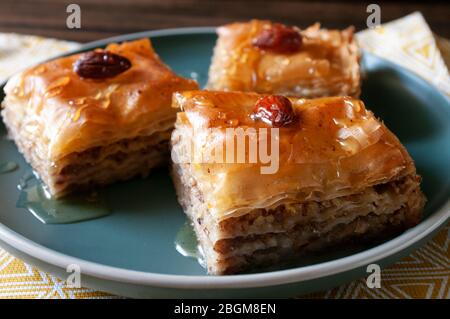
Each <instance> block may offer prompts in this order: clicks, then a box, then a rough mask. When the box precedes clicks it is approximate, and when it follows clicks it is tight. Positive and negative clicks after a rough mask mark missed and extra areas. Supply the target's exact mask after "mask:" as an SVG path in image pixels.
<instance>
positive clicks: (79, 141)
mask: <svg viewBox="0 0 450 319" xmlns="http://www.w3.org/2000/svg"><path fill="white" fill-rule="evenodd" d="M197 88H198V86H197V84H196V82H194V81H192V80H187V79H184V78H181V77H179V76H177V75H176V74H175V73H174V72H172V71H171V70H170V69H169V68H168V67H167V66H166V65H164V63H163V62H162V61H161V60H160V59H159V57H158V55H157V54H156V53H155V51H153V48H152V46H151V43H150V41H149V40H148V39H142V40H137V41H132V42H125V43H122V44H110V45H109V46H108V47H107V48H106V49H97V50H94V51H91V52H87V53H82V54H77V55H72V56H69V57H63V58H60V59H57V60H53V61H50V62H47V63H44V64H41V65H39V66H36V67H34V68H31V69H29V70H26V71H24V72H23V73H21V74H18V75H16V76H14V77H13V78H11V79H10V80H9V81H8V83H7V85H6V86H5V93H6V98H5V100H4V102H3V105H2V106H3V110H2V116H3V121H4V122H5V124H6V127H7V129H8V132H9V135H10V137H11V138H12V139H13V140H14V141H15V143H16V144H17V146H18V148H19V151H20V152H21V153H22V154H23V155H24V156H25V158H26V160H27V161H28V162H29V163H30V164H31V166H32V167H33V169H34V170H35V171H36V172H37V173H38V174H39V177H40V178H41V179H42V181H43V182H44V183H45V184H46V185H47V186H48V189H49V191H50V192H51V194H52V195H54V196H55V197H61V196H63V195H65V194H67V193H70V192H72V191H77V190H83V189H88V188H91V187H93V186H95V185H104V184H109V183H112V182H114V181H118V180H125V179H129V178H131V177H134V176H137V175H142V176H145V175H147V174H148V172H149V170H150V169H151V168H152V167H155V166H156V165H159V164H161V163H162V162H163V161H168V160H169V157H168V155H169V147H168V143H169V139H170V133H171V131H172V129H173V124H174V121H175V116H176V115H175V114H176V110H175V109H173V108H172V107H171V97H172V93H173V92H174V91H182V90H195V89H197Z"/></svg>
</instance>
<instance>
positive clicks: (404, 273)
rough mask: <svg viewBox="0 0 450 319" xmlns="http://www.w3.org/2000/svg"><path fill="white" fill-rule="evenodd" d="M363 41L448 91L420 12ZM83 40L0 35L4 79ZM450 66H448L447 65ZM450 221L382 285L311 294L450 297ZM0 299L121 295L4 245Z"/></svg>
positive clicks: (447, 52)
mask: <svg viewBox="0 0 450 319" xmlns="http://www.w3.org/2000/svg"><path fill="white" fill-rule="evenodd" d="M357 39H358V41H359V43H360V45H361V46H362V47H363V48H364V49H366V50H368V51H370V52H372V53H374V54H376V55H379V56H382V57H384V58H387V59H389V60H391V61H393V62H395V63H398V64H401V65H403V66H404V67H406V68H408V69H410V70H412V71H413V72H415V73H417V74H419V75H420V76H422V77H423V78H425V79H427V80H428V81H430V82H432V83H433V84H434V85H436V86H437V87H439V88H440V89H441V90H442V91H444V92H446V93H447V94H449V95H450V78H449V73H448V69H447V67H446V65H445V63H446V62H447V61H450V43H449V42H448V41H447V40H445V39H439V38H433V34H432V32H431V31H430V29H429V27H428V25H427V24H426V22H425V20H424V19H423V17H422V15H421V14H420V13H417V12H416V13H414V14H411V15H409V16H406V17H404V18H402V19H399V20H396V21H393V22H390V23H387V24H384V25H382V26H380V27H378V28H377V29H374V30H365V31H362V32H360V33H358V34H357ZM78 45H79V44H77V43H73V42H65V41H58V40H53V39H45V38H41V37H34V36H23V35H17V34H0V81H1V80H3V79H6V78H7V77H9V76H10V75H11V74H13V73H14V72H16V71H17V70H18V69H21V68H24V67H26V66H28V65H31V64H34V63H36V62H38V61H42V60H44V59H47V58H48V57H49V56H52V55H57V54H59V53H62V52H64V51H67V50H69V49H73V48H76V47H77V46H78ZM447 65H448V64H447ZM449 278H450V225H447V226H446V227H445V228H444V229H443V230H442V231H440V232H439V233H438V235H437V236H436V237H435V238H434V239H433V240H431V241H429V242H428V243H427V244H426V245H424V246H423V247H422V248H420V249H418V250H417V251H415V252H414V253H412V254H411V255H410V256H408V257H407V258H404V259H403V260H401V261H399V262H397V263H396V264H394V265H392V266H391V267H388V268H386V269H383V270H382V273H381V288H379V289H369V288H368V287H367V285H366V281H365V279H364V278H363V279H360V280H356V281H353V282H351V283H348V284H345V285H342V286H340V287H337V288H334V289H331V290H329V291H326V292H321V293H316V294H311V295H308V296H306V297H307V298H446V299H450V284H449ZM0 298H61V299H65V298H73V299H85V298H89V299H90V298H117V297H115V296H111V295H109V294H106V293H103V292H98V291H94V290H92V289H87V288H80V289H77V288H69V287H67V286H66V284H65V282H63V281H62V280H60V279H58V278H56V277H54V276H52V275H49V274H46V273H44V272H42V271H40V270H38V269H36V268H34V267H32V266H30V265H27V264H25V263H24V262H22V261H21V260H19V259H17V258H15V257H13V256H11V255H10V254H8V253H7V252H5V251H4V250H2V249H1V248H0Z"/></svg>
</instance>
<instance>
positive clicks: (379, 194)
mask: <svg viewBox="0 0 450 319" xmlns="http://www.w3.org/2000/svg"><path fill="white" fill-rule="evenodd" d="M173 103H174V106H175V107H176V108H181V110H182V112H180V113H178V115H177V120H176V123H175V130H174V132H173V134H172V140H171V145H172V159H173V162H174V164H173V177H174V180H175V185H176V190H177V194H178V198H179V202H180V203H181V205H182V207H183V209H184V211H185V212H186V214H187V215H188V216H189V219H190V220H191V222H192V224H193V226H194V229H195V232H196V234H197V237H198V239H199V241H200V244H201V247H202V250H203V253H204V256H205V259H206V264H207V267H208V272H209V273H210V274H217V275H222V274H232V273H238V272H242V271H246V270H249V269H252V268H254V267H258V266H268V265H277V264H278V263H280V262H282V261H285V260H290V259H294V258H297V257H298V256H301V255H303V254H305V253H307V252H313V251H320V250H323V249H324V248H326V247H330V246H335V245H338V244H341V243H344V242H348V241H352V240H372V239H379V238H386V237H387V236H389V235H391V234H393V233H395V232H398V231H402V230H405V229H407V228H409V227H412V226H414V225H416V224H417V223H418V222H419V220H420V217H421V213H422V210H423V207H424V204H425V197H424V195H423V194H422V192H421V190H420V177H419V176H418V175H417V173H416V168H415V165H414V162H413V160H412V159H411V157H410V156H409V154H408V153H407V151H406V149H405V148H404V147H403V145H402V144H401V143H400V141H399V140H398V139H397V137H396V136H395V135H394V134H393V133H392V132H391V131H389V130H388V129H387V128H386V126H385V125H384V124H383V123H382V122H381V121H379V120H378V119H377V118H376V117H375V116H374V114H373V113H372V112H370V111H369V110H367V109H366V108H365V106H364V104H363V102H362V101H360V100H358V99H355V98H351V97H327V98H318V99H310V100H308V99H302V98H286V97H284V96H280V95H259V94H256V93H243V92H214V91H190V92H189V91H188V92H182V93H176V94H175V95H174V102H173ZM230 129H233V130H236V129H241V132H245V133H248V134H247V135H246V139H245V140H244V143H242V142H243V141H242V140H241V144H240V145H241V146H242V145H244V153H243V154H244V156H245V158H246V161H234V162H233V161H227V160H226V156H227V154H225V153H226V152H229V151H230V149H232V150H234V151H235V152H236V153H233V154H238V152H239V149H238V148H239V147H238V145H239V141H238V138H239V135H238V134H230V132H233V130H230ZM273 134H276V135H277V137H276V138H275V139H272V138H271V137H272V135H273ZM262 135H265V136H262ZM252 136H253V138H254V137H255V136H257V139H256V143H257V144H256V147H254V148H253V150H252V149H251V147H250V145H251V140H252ZM261 137H262V138H261ZM254 140H255V139H253V141H254ZM268 141H270V142H268ZM264 143H269V144H271V145H269V146H267V145H263V144H264ZM274 143H277V144H278V147H274V145H273V144H274ZM227 145H232V146H231V148H226V146H227ZM254 146H255V145H254ZM262 147H265V149H266V150H272V154H270V155H271V158H272V160H276V161H278V163H277V165H274V167H275V168H276V169H275V170H273V171H270V172H267V171H266V173H262V170H261V169H262V168H263V167H264V166H266V164H267V161H264V159H263V158H262V157H261V156H260V155H261V152H260V149H261V148H262ZM224 149H225V151H226V152H224V153H222V151H223V150H224ZM255 150H257V152H258V154H259V155H258V156H256V157H254V158H253V159H255V158H256V159H257V160H256V161H253V162H252V161H251V160H249V159H250V157H251V156H252V154H251V153H252V152H254V151H255ZM276 151H278V153H276V154H274V153H273V152H276ZM208 154H209V155H208ZM218 154H219V156H217V155H218ZM198 155H202V157H201V160H198V159H199V156H198ZM234 156H235V155H233V158H234ZM236 156H237V155H236ZM212 159H214V160H212ZM221 159H222V161H221ZM241 160H242V158H241Z"/></svg>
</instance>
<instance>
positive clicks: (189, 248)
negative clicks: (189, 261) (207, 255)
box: [175, 222, 206, 268]
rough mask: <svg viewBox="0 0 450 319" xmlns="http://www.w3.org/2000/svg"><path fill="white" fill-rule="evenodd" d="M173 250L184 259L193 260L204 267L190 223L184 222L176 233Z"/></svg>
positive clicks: (199, 248)
mask: <svg viewBox="0 0 450 319" xmlns="http://www.w3.org/2000/svg"><path fill="white" fill-rule="evenodd" d="M175 248H176V249H177V251H178V252H179V253H180V254H181V255H183V256H184V257H190V258H195V259H197V261H198V263H199V264H200V265H201V266H202V267H203V268H205V267H206V264H205V259H204V255H203V251H202V249H201V247H200V245H199V243H198V240H197V236H196V235H195V231H194V227H193V226H192V224H191V223H189V222H186V223H185V224H184V225H183V226H182V227H181V228H180V230H179V231H178V233H177V236H176V238H175Z"/></svg>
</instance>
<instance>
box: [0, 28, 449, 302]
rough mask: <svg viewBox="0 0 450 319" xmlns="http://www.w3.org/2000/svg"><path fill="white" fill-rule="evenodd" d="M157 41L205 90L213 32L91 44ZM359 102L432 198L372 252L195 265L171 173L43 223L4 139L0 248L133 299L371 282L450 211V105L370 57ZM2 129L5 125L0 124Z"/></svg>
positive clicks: (285, 292)
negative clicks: (409, 224)
mask: <svg viewBox="0 0 450 319" xmlns="http://www.w3.org/2000/svg"><path fill="white" fill-rule="evenodd" d="M141 37H151V38H152V40H153V43H154V46H155V48H156V50H157V52H158V53H159V54H160V56H161V58H162V59H163V60H164V61H165V62H166V63H167V64H169V65H170V66H171V67H172V68H173V69H174V70H175V71H176V72H177V73H179V74H182V75H184V76H186V77H193V78H195V79H197V80H198V81H199V82H200V84H201V85H204V84H205V81H206V78H207V70H208V66H209V63H210V60H211V54H212V49H213V46H214V43H215V39H216V36H215V33H214V30H213V29H211V28H206V29H205V28H194V29H176V30H162V31H152V32H144V33H138V34H132V35H126V36H121V37H116V38H112V39H107V40H102V41H98V42H94V43H91V44H87V45H85V46H83V47H82V49H81V50H80V51H83V50H88V49H92V48H94V47H99V46H104V45H106V44H107V43H109V42H113V41H124V40H132V39H137V38H141ZM363 67H364V70H365V73H366V78H365V80H364V85H363V96H362V99H363V100H364V101H365V102H366V104H367V106H368V107H369V108H371V109H372V110H373V111H374V112H375V114H376V115H378V116H379V117H380V118H382V119H383V120H384V121H385V122H386V124H387V125H388V127H389V128H391V129H392V130H393V131H394V132H395V133H396V134H397V135H398V136H399V138H400V139H401V141H402V142H403V143H404V144H405V145H406V147H407V148H408V150H409V152H410V153H411V155H412V157H413V158H414V159H415V161H416V163H417V168H418V171H419V173H420V174H421V175H422V176H423V189H424V191H425V193H426V195H427V197H428V200H429V201H428V204H427V206H426V212H425V216H424V218H423V221H422V222H421V223H420V224H419V225H418V226H416V227H414V228H412V229H410V230H408V231H407V232H405V233H403V234H401V235H399V236H398V237H396V238H393V239H391V240H389V241H386V242H384V243H382V244H379V245H377V246H374V247H364V248H359V249H352V250H347V251H334V252H333V253H330V254H325V255H322V256H317V257H315V258H310V259H308V260H304V261H303V262H302V264H298V265H295V266H291V267H289V268H285V269H280V270H276V271H266V272H260V273H253V274H243V275H234V276H222V277H215V276H207V275H206V273H205V270H204V269H203V268H202V267H201V266H200V265H199V264H198V263H197V261H196V260H194V259H190V258H186V257H183V256H181V255H180V254H179V253H178V252H177V251H176V249H175V246H174V240H175V237H176V234H177V232H178V230H179V229H180V227H182V225H183V224H184V222H185V217H184V215H183V212H182V210H181V209H180V207H179V206H178V204H177V202H176V199H175V193H174V190H173V187H172V182H171V180H170V178H169V176H168V175H167V172H165V171H164V170H162V171H157V172H154V173H153V174H152V175H151V176H150V178H149V179H147V180H134V181H130V182H126V183H120V184H116V185H113V186H111V187H109V188H107V189H106V191H105V192H106V201H107V202H108V205H109V207H111V208H112V214H111V215H109V216H107V217H104V218H100V219H96V220H90V221H84V222H80V223H75V224H60V225H45V224H42V223H41V222H39V221H38V220H37V219H36V218H35V217H34V216H32V215H31V214H30V213H29V212H28V211H26V210H25V209H23V208H17V207H16V203H17V200H18V197H19V191H18V190H17V184H18V183H19V180H20V179H21V177H22V176H23V175H25V174H26V173H27V172H28V171H29V170H30V167H29V166H28V165H27V164H26V163H25V162H24V160H23V158H22V157H21V155H20V154H19V153H18V152H17V150H16V148H15V146H14V144H13V143H12V142H10V141H7V140H5V139H1V141H0V162H7V161H11V162H15V163H18V164H19V168H18V169H16V170H15V171H13V172H10V173H7V174H1V175H0V223H1V224H0V245H1V246H2V247H3V248H5V249H6V250H8V251H10V252H11V253H12V254H14V255H16V256H17V257H19V258H22V259H23V260H25V261H26V262H29V263H31V264H34V265H36V266H37V267H40V268H41V269H42V270H44V271H46V272H50V273H52V274H55V275H57V276H60V277H62V278H66V277H67V276H68V273H67V272H66V267H67V266H68V265H70V264H77V265H79V266H80V268H81V273H82V277H81V280H82V285H84V286H88V287H92V288H95V289H100V290H104V291H108V292H111V293H115V294H119V295H123V296H130V297H184V298H186V297H284V296H294V295H301V294H303V293H306V292H311V291H316V290H321V289H325V288H329V287H331V286H335V285H338V284H340V283H343V282H346V281H349V280H352V279H355V278H358V277H361V276H366V275H367V273H366V266H367V265H368V264H370V263H378V264H380V265H381V266H385V265H387V264H390V263H392V262H394V261H396V260H398V259H399V258H401V257H402V256H404V255H406V254H408V253H410V252H411V251H412V250H413V249H416V248H418V247H419V245H420V244H421V243H423V242H424V241H425V240H426V239H428V238H429V237H430V236H431V235H432V234H433V233H435V232H436V231H437V230H438V229H439V228H440V227H441V226H442V225H444V223H445V222H446V220H447V219H448V217H449V215H450V201H449V198H450V169H449V163H450V102H449V100H448V99H447V98H446V97H445V96H444V95H442V94H441V93H439V92H438V90H437V89H435V88H434V87H433V86H431V85H429V84H427V83H426V82H425V81H423V80H421V79H420V78H418V77H417V76H415V75H413V74H411V73H410V72H408V71H406V70H404V69H402V68H401V67H399V66H396V65H394V64H391V63H389V62H387V61H385V60H382V59H379V58H377V57H374V56H372V55H370V54H364V58H363ZM0 129H1V131H2V132H3V133H4V127H3V126H1V128H0Z"/></svg>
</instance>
